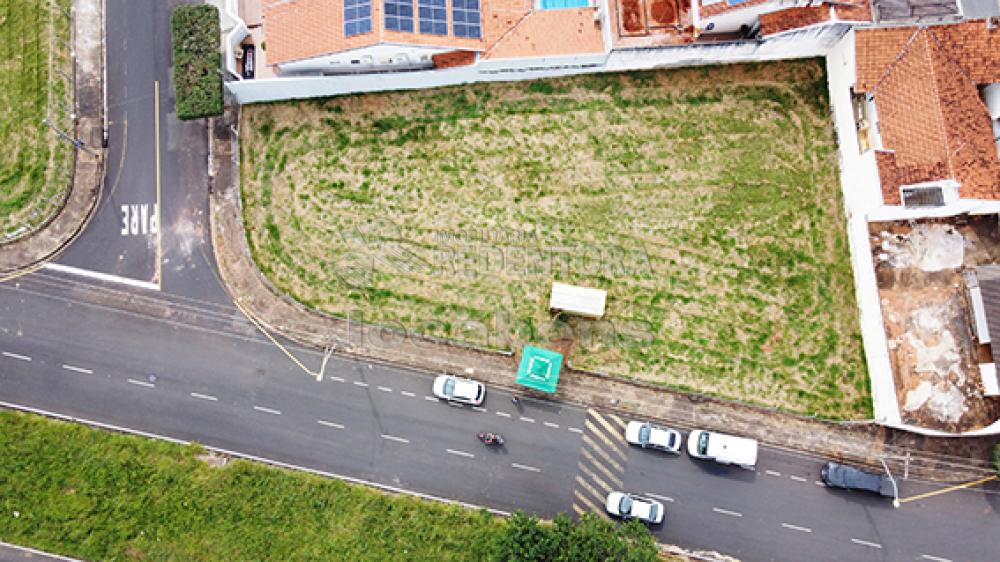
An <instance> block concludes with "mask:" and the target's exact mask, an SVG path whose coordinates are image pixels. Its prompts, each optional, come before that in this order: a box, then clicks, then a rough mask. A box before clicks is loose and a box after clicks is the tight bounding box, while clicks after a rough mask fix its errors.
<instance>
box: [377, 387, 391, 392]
mask: <svg viewBox="0 0 1000 562" xmlns="http://www.w3.org/2000/svg"><path fill="white" fill-rule="evenodd" d="M377 388H378V389H379V390H381V391H382V392H392V389H391V388H389V387H388V386H380V387H377Z"/></svg>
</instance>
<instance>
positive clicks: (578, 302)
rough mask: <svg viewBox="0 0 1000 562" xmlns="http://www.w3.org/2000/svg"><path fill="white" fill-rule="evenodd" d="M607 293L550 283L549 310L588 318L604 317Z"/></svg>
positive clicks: (599, 290)
mask: <svg viewBox="0 0 1000 562" xmlns="http://www.w3.org/2000/svg"><path fill="white" fill-rule="evenodd" d="M607 297H608V292H607V291H604V290H601V289H591V288H589V287H578V286H576V285H567V284H565V283H558V282H556V283H552V297H551V298H550V299H549V310H554V311H565V312H569V313H570V314H576V315H578V316H586V317H588V318H595V319H596V318H601V317H602V316H604V301H605V300H607Z"/></svg>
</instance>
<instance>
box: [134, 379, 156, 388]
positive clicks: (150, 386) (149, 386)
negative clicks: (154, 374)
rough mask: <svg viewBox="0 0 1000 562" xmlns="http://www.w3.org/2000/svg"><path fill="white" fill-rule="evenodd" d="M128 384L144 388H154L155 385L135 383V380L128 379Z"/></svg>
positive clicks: (142, 382)
mask: <svg viewBox="0 0 1000 562" xmlns="http://www.w3.org/2000/svg"><path fill="white" fill-rule="evenodd" d="M128 382H129V384H134V385H137V386H144V387H146V388H156V385H155V384H153V383H151V382H146V381H137V380H135V379H128Z"/></svg>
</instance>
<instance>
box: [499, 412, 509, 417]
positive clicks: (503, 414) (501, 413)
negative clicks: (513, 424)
mask: <svg viewBox="0 0 1000 562" xmlns="http://www.w3.org/2000/svg"><path fill="white" fill-rule="evenodd" d="M497 415H498V416H500V417H503V418H509V417H510V414H508V413H507V412H497Z"/></svg>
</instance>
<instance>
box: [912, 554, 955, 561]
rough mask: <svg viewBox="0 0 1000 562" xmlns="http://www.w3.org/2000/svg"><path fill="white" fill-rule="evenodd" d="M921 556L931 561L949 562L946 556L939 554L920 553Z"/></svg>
mask: <svg viewBox="0 0 1000 562" xmlns="http://www.w3.org/2000/svg"><path fill="white" fill-rule="evenodd" d="M920 557H921V558H923V559H924V560H930V561H931V562H951V560H950V559H948V558H941V557H940V556H931V555H930V554H921V555H920Z"/></svg>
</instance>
